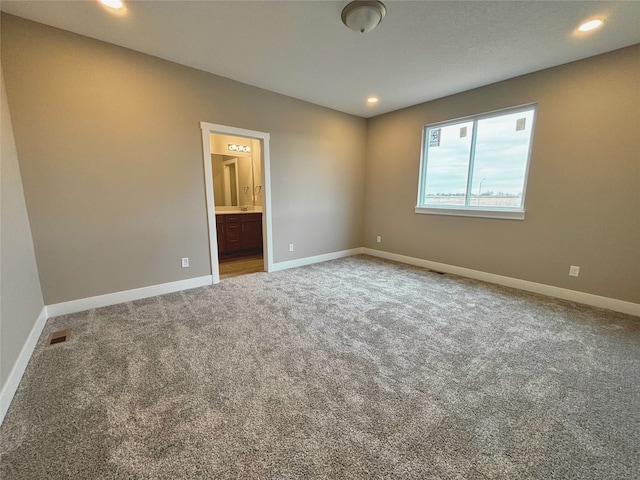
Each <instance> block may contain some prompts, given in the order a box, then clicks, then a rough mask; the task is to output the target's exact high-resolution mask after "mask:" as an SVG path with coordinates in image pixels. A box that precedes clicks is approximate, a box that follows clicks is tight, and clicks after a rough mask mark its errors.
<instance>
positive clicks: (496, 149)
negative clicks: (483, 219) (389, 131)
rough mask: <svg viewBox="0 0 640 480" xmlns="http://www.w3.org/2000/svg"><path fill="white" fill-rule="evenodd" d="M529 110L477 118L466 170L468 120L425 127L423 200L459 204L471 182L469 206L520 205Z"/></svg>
mask: <svg viewBox="0 0 640 480" xmlns="http://www.w3.org/2000/svg"><path fill="white" fill-rule="evenodd" d="M533 114H534V110H533V108H531V109H529V110H525V111H518V112H514V113H508V114H506V115H499V116H494V117H491V118H484V119H480V120H478V121H477V132H476V142H475V143H476V148H475V155H474V157H473V158H474V160H473V168H472V170H471V171H469V163H470V158H471V142H472V132H473V123H474V122H473V120H467V121H461V122H460V123H456V124H451V125H446V126H443V127H437V126H436V127H431V128H429V129H428V131H427V136H426V140H425V141H426V142H427V145H426V146H427V158H426V162H427V163H426V167H427V168H426V179H425V189H424V193H425V198H424V204H446V205H464V204H465V200H466V198H465V197H466V194H467V187H468V181H471V192H470V199H469V200H470V204H471V206H475V205H486V206H507V207H509V206H511V207H519V206H521V198H522V191H523V189H524V180H525V176H526V169H527V160H528V156H529V143H530V140H531V129H532V126H533ZM447 197H448V198H447ZM452 197H455V198H452Z"/></svg>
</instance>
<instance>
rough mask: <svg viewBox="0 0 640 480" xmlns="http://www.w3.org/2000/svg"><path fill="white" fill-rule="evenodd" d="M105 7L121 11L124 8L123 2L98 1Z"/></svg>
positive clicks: (117, 0) (118, 0)
mask: <svg viewBox="0 0 640 480" xmlns="http://www.w3.org/2000/svg"><path fill="white" fill-rule="evenodd" d="M98 1H99V2H100V3H101V4H103V5H104V6H105V7H109V8H113V9H114V10H120V9H121V8H122V7H124V3H123V2H122V0H98Z"/></svg>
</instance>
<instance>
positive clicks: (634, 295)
mask: <svg viewBox="0 0 640 480" xmlns="http://www.w3.org/2000/svg"><path fill="white" fill-rule="evenodd" d="M639 57H640V47H639V46H634V47H630V48H627V49H623V50H618V51H616V52H613V53H610V54H606V55H601V56H598V57H593V58H590V59H586V60H583V61H579V62H575V63H571V64H567V65H564V66H560V67H556V68H552V69H549V70H544V71H541V72H537V73H533V74H530V75H526V76H523V77H519V78H515V79H512V80H508V81H504V82H500V83H497V84H493V85H489V86H486V87H482V88H478V89H476V90H472V91H469V92H465V93H461V94H458V95H453V96H450V97H447V98H442V99H439V100H435V101H432V102H428V103H424V104H421V105H417V106H414V107H411V108H408V109H405V110H401V111H397V112H393V113H389V114H386V115H382V116H379V117H376V118H373V119H370V120H369V122H368V135H367V174H366V201H365V205H366V207H365V230H364V243H365V246H367V247H370V248H378V249H381V250H385V251H388V252H393V253H398V254H403V255H408V256H412V257H417V258H422V259H427V260H431V261H436V262H442V263H446V264H451V265H457V266H462V267H466V268H470V269H475V270H481V271H485V272H490V273H495V274H499V275H506V276H509V277H515V278H519V279H524V280H529V281H533V282H539V283H543V284H548V285H554V286H558V287H563V288H568V289H572V290H578V291H582V292H587V293H591V294H596V295H602V296H605V297H611V298H616V299H620V300H626V301H630V302H636V303H640V213H639V212H640V153H639V152H640V134H639V132H640V89H639V88H638V82H639V81H640V62H638V58H639ZM529 102H537V104H538V110H537V120H536V122H537V123H536V129H535V133H534V141H533V150H532V156H531V167H530V171H529V181H528V187H527V198H526V205H525V208H526V219H525V220H524V221H513V220H493V219H483V218H465V217H450V216H435V215H419V214H416V213H414V207H415V205H416V196H417V189H418V168H419V162H420V141H421V133H422V127H423V125H425V124H428V123H433V122H438V121H443V120H448V119H454V118H458V117H463V116H466V115H471V114H476V113H481V112H487V111H491V110H496V109H499V108H504V107H510V106H515V105H521V104H525V103H529ZM376 235H382V237H383V243H381V244H378V243H376V242H375V236H376ZM570 265H579V266H580V267H581V272H580V276H579V277H578V278H573V277H569V276H568V271H569V266H570Z"/></svg>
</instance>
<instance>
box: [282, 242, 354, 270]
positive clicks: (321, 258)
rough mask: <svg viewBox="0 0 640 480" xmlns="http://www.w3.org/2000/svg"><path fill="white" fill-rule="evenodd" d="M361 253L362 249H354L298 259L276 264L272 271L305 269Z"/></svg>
mask: <svg viewBox="0 0 640 480" xmlns="http://www.w3.org/2000/svg"><path fill="white" fill-rule="evenodd" d="M360 253H362V247H358V248H352V249H350V250H341V251H339V252H332V253H325V254H323V255H316V256H314V257H305V258H298V259H296V260H288V261H286V262H278V263H274V264H273V265H272V269H271V270H270V271H271V272H277V271H279V270H287V269H289V268H296V267H304V266H305V265H311V264H313V263H320V262H327V261H329V260H335V259H336V258H343V257H351V256H352V255H358V254H360Z"/></svg>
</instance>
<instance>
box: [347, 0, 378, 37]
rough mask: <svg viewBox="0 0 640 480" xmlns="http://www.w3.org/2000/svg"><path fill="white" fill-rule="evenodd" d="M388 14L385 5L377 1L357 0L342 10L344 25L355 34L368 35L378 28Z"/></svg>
mask: <svg viewBox="0 0 640 480" xmlns="http://www.w3.org/2000/svg"><path fill="white" fill-rule="evenodd" d="M386 14H387V8H386V7H385V6H384V3H382V2H379V1H377V0H355V1H353V2H351V3H349V4H348V5H347V6H346V7H344V9H343V10H342V15H341V17H342V23H344V24H345V25H346V26H347V27H349V28H350V29H351V30H353V31H354V32H358V33H367V32H370V31H371V30H373V29H374V28H376V26H377V25H378V24H379V23H380V22H381V21H382V19H383V18H384V16H385V15H386Z"/></svg>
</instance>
